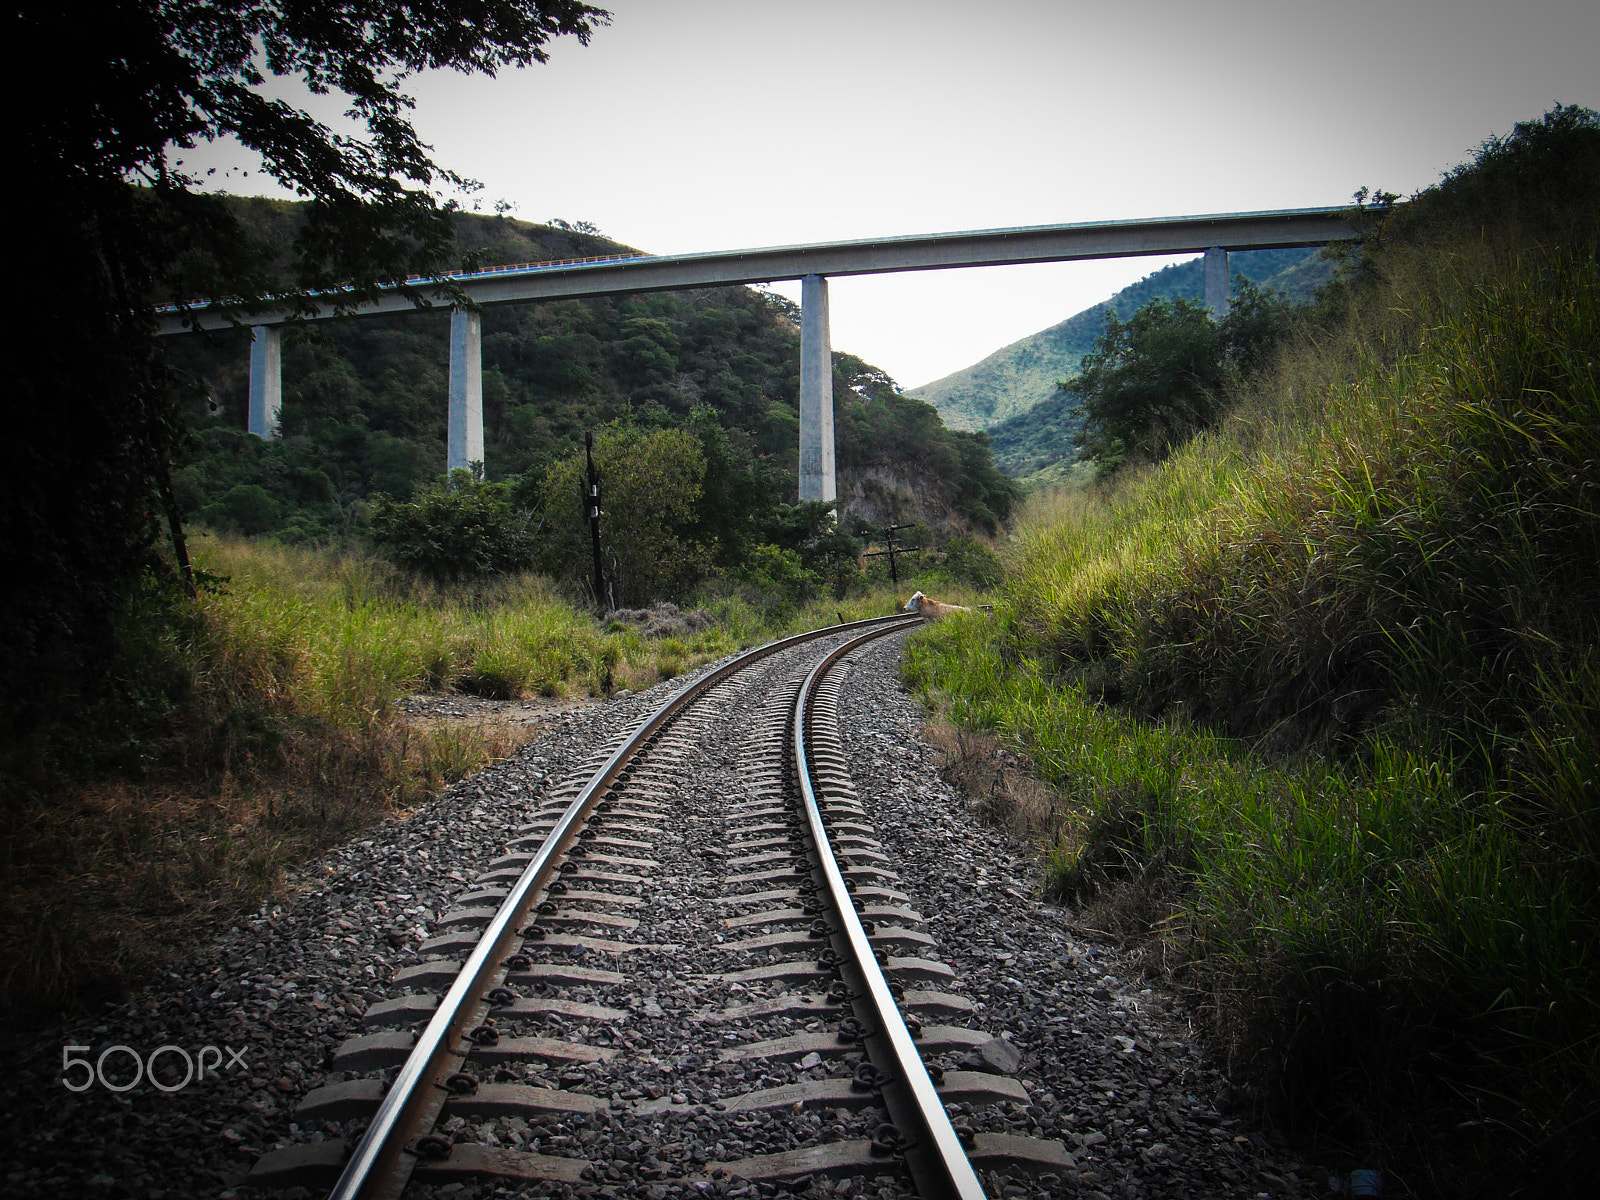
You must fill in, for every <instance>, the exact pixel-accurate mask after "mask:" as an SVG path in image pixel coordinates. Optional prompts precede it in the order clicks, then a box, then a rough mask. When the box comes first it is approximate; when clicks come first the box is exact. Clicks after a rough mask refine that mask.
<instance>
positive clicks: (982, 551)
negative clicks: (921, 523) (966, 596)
mask: <svg viewBox="0 0 1600 1200" xmlns="http://www.w3.org/2000/svg"><path fill="white" fill-rule="evenodd" d="M944 571H945V574H947V575H949V576H950V577H951V578H952V579H954V580H956V581H957V582H959V583H970V584H972V585H973V586H974V587H980V588H985V589H992V588H997V587H999V586H1000V585H1001V583H1003V582H1004V581H1005V570H1004V568H1002V567H1001V565H1000V557H999V555H997V554H996V553H995V552H994V551H993V550H991V549H990V548H989V547H988V546H987V545H985V544H984V543H983V542H980V541H979V540H978V539H977V538H975V537H973V536H972V535H971V534H966V533H963V534H959V535H957V536H956V537H953V538H951V539H950V544H949V545H948V546H946V547H945V548H944Z"/></svg>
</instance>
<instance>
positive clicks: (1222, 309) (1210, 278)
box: [1206, 246, 1230, 321]
mask: <svg viewBox="0 0 1600 1200" xmlns="http://www.w3.org/2000/svg"><path fill="white" fill-rule="evenodd" d="M1229 290H1230V288H1229V279H1228V252H1227V250H1226V249H1224V248H1223V247H1221V246H1213V247H1211V249H1209V250H1207V251H1206V307H1207V308H1209V309H1210V310H1211V315H1212V316H1213V317H1215V318H1216V319H1217V320H1219V321H1220V320H1222V318H1223V317H1225V316H1227V315H1228V292H1229Z"/></svg>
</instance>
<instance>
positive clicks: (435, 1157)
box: [248, 617, 1072, 1200]
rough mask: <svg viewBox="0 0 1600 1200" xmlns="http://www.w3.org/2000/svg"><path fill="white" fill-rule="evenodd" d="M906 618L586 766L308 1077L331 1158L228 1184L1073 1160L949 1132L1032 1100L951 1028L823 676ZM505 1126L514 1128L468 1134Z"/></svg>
mask: <svg viewBox="0 0 1600 1200" xmlns="http://www.w3.org/2000/svg"><path fill="white" fill-rule="evenodd" d="M917 621H918V618H915V617H909V618H908V617H889V618H878V619H876V620H872V621H865V622H857V623H855V624H853V625H848V626H839V627H834V628H830V629H823V630H816V631H813V632H812V633H809V634H802V635H799V636H797V637H794V638H789V639H785V640H784V641H781V642H777V643H773V644H771V645H769V646H765V647H761V648H758V649H756V650H752V651H749V652H746V653H745V654H743V655H740V656H738V657H736V658H734V659H732V660H729V661H728V662H727V663H725V664H723V665H722V666H721V667H719V668H717V669H716V670H714V671H712V672H709V673H708V674H706V675H705V676H703V677H701V678H700V679H699V680H697V681H696V682H695V683H693V684H692V685H691V686H689V687H687V688H685V689H683V690H682V691H680V692H679V693H678V694H677V695H675V696H673V697H672V698H671V699H670V700H668V701H667V702H666V703H665V704H663V705H662V706H661V707H660V708H658V709H657V710H656V711H655V712H654V713H652V714H650V715H649V716H648V717H647V718H646V719H645V720H643V721H642V722H640V723H639V724H638V725H637V726H636V727H635V728H634V729H632V730H631V731H629V732H628V733H627V734H626V735H624V736H622V737H619V738H617V739H616V740H615V741H614V742H613V743H612V744H610V745H608V746H606V747H605V748H604V749H603V750H602V751H601V752H600V753H599V754H597V755H595V756H594V758H593V761H592V762H591V763H590V764H589V766H588V767H586V768H584V769H581V770H580V771H578V772H576V773H575V775H574V776H573V777H572V778H571V779H569V781H568V782H567V783H566V784H565V785H564V786H563V787H561V788H559V789H557V790H556V791H555V792H554V793H553V794H551V795H550V796H548V797H547V798H546V799H545V801H544V803H543V804H542V805H541V806H540V807H539V808H538V809H537V810H536V812H535V813H534V815H533V819H532V820H531V821H530V822H529V823H528V824H526V825H524V826H523V827H522V828H520V829H517V830H516V831H515V833H514V835H513V836H512V837H511V839H510V841H509V843H508V844H507V846H506V853H505V854H504V856H503V857H501V858H500V859H498V860H497V861H495V862H494V863H492V864H490V869H489V870H488V871H487V872H486V873H485V874H483V875H482V876H481V877H480V878H478V879H477V880H476V881H474V882H473V883H472V884H470V885H468V886H467V887H466V890H465V891H464V892H463V893H462V894H461V895H460V896H459V897H458V898H457V903H456V907H455V908H454V909H453V910H451V911H448V912H446V913H444V914H443V915H442V918H441V920H440V921H439V923H438V926H439V932H438V935H437V936H435V937H433V938H432V939H430V940H429V941H427V942H424V943H423V945H422V946H421V947H420V951H421V953H422V954H423V955H424V958H423V959H422V960H421V961H420V962H417V963H415V964H413V965H411V966H408V967H405V968H403V969H401V970H400V971H399V972H398V973H397V974H396V975H395V976H394V978H393V979H392V981H391V990H392V992H393V993H394V994H393V995H392V997H391V998H390V999H389V1000H387V1001H384V1002H380V1003H376V1004H373V1005H372V1006H371V1007H370V1008H369V1009H368V1010H367V1012H366V1013H365V1015H364V1017H363V1026H364V1027H365V1029H366V1030H367V1032H364V1033H362V1034H359V1035H357V1036H355V1037H351V1038H348V1039H347V1040H346V1041H345V1042H344V1043H342V1044H341V1045H339V1046H338V1047H336V1048H335V1049H334V1050H333V1051H332V1053H331V1054H330V1055H329V1056H328V1059H327V1064H326V1065H327V1067H328V1068H329V1072H330V1075H331V1076H332V1078H333V1079H334V1081H333V1082H329V1083H326V1084H324V1085H323V1086H321V1087H317V1088H314V1089H313V1090H311V1091H309V1092H308V1093H306V1095H305V1096H304V1097H303V1099H302V1100H301V1102H300V1104H299V1106H298V1107H297V1109H296V1113H295V1116H296V1119H297V1121H298V1122H300V1123H301V1124H302V1125H307V1124H322V1125H323V1126H324V1127H326V1128H342V1129H343V1130H344V1132H345V1135H346V1139H348V1140H339V1139H330V1140H325V1141H322V1142H312V1143H303V1144H296V1145H292V1146H288V1147H286V1148H284V1149H281V1150H277V1151H274V1152H271V1153H268V1154H266V1155H264V1156H262V1158H261V1159H260V1160H259V1161H258V1162H257V1164H256V1166H255V1169H254V1170H253V1171H252V1172H251V1175H250V1178H249V1180H248V1183H249V1184H250V1185H251V1186H253V1187H256V1188H262V1189H276V1188H287V1187H303V1186H309V1187H313V1188H316V1189H318V1190H323V1189H326V1188H327V1186H328V1185H329V1183H330V1182H332V1187H333V1190H332V1193H331V1195H332V1196H333V1197H335V1198H337V1200H356V1198H358V1197H359V1198H363V1200H370V1198H376V1197H395V1196H400V1195H402V1194H406V1195H412V1194H418V1195H420V1194H426V1193H427V1192H428V1191H431V1190H432V1189H434V1188H437V1187H441V1186H448V1185H449V1184H452V1183H457V1184H460V1183H476V1182H491V1183H493V1184H496V1185H503V1186H505V1185H508V1186H511V1187H514V1188H523V1187H530V1186H532V1187H534V1188H536V1189H537V1188H538V1187H539V1185H544V1186H545V1187H548V1188H555V1187H559V1186H561V1185H567V1186H568V1187H583V1186H584V1185H586V1184H587V1185H590V1186H593V1185H595V1184H598V1185H600V1186H601V1187H602V1188H605V1187H607V1186H608V1185H609V1186H611V1187H616V1186H619V1185H632V1186H638V1185H648V1184H650V1183H652V1182H659V1183H661V1184H664V1185H671V1184H679V1185H683V1184H687V1185H691V1186H698V1187H701V1188H703V1189H708V1190H714V1191H716V1192H717V1193H729V1194H735V1195H755V1194H757V1193H759V1194H760V1195H770V1194H773V1192H774V1191H775V1190H776V1189H778V1188H790V1189H792V1188H795V1187H803V1186H805V1185H806V1184H807V1183H808V1182H809V1181H811V1180H813V1179H815V1178H817V1177H823V1178H828V1179H833V1180H855V1181H857V1182H859V1183H863V1184H866V1183H870V1185H871V1187H872V1188H873V1189H874V1190H875V1191H876V1192H877V1194H878V1195H880V1196H882V1195H884V1194H885V1193H886V1192H887V1194H889V1195H904V1194H909V1193H912V1192H914V1193H915V1194H917V1195H920V1196H922V1197H923V1198H924V1200H936V1198H937V1200H946V1198H955V1197H959V1198H961V1200H979V1198H980V1197H982V1196H983V1195H984V1194H985V1192H986V1190H987V1191H988V1192H989V1193H991V1194H999V1192H1000V1191H1001V1190H1003V1189H1004V1188H1006V1187H1007V1186H1011V1187H1012V1190H1011V1193H1010V1194H1017V1188H1016V1187H1015V1186H1013V1184H1016V1183H1020V1184H1022V1185H1024V1190H1025V1191H1034V1190H1036V1189H1037V1188H1038V1184H1037V1182H1034V1183H1033V1184H1032V1186H1027V1185H1028V1184H1029V1180H1028V1179H1027V1178H1026V1177H1028V1176H1033V1177H1035V1179H1037V1178H1038V1177H1040V1176H1042V1177H1043V1178H1044V1179H1045V1180H1046V1181H1050V1182H1053V1181H1054V1180H1055V1179H1056V1178H1058V1176H1059V1173H1062V1172H1064V1171H1065V1170H1067V1169H1068V1168H1070V1167H1071V1166H1072V1158H1071V1156H1070V1155H1069V1154H1068V1153H1067V1151H1066V1149H1065V1148H1064V1147H1063V1146H1062V1144H1061V1143H1060V1142H1058V1141H1053V1140H1044V1139H1036V1138H1032V1137H1026V1136H1017V1135H1013V1134H1001V1133H992V1132H974V1130H973V1129H972V1128H971V1127H970V1126H969V1125H968V1124H967V1123H966V1120H965V1117H964V1116H963V1114H971V1113H972V1112H973V1111H974V1106H977V1107H982V1106H987V1105H1011V1106H1026V1105H1027V1104H1028V1102H1029V1097H1028V1094H1027V1092H1026V1090H1025V1089H1024V1088H1023V1087H1022V1086H1021V1084H1019V1083H1018V1082H1017V1081H1016V1080H1015V1079H1013V1078H1011V1077H1010V1076H1009V1074H1008V1073H1007V1072H1008V1070H1011V1071H1014V1070H1015V1065H1014V1063H1008V1061H1007V1060H1008V1057H1010V1056H1012V1055H1014V1054H1015V1051H1013V1050H1012V1049H1011V1048H1010V1046H1009V1045H1008V1044H1006V1043H1005V1042H1004V1039H1001V1038H996V1037H993V1036H991V1035H990V1034H987V1033H984V1032H980V1031H978V1030H975V1029H971V1028H968V1027H967V1026H968V1024H969V1023H970V1022H969V1020H968V1018H970V1017H971V1016H973V1005H972V1002H971V1001H970V1000H968V999H967V998H966V997H965V996H963V995H960V994H958V993H957V992H955V991H953V990H949V988H950V984H952V983H953V982H954V972H953V971H952V970H951V968H950V967H949V966H948V965H946V964H945V963H944V962H942V961H940V960H939V958H938V957H937V946H936V944H935V940H934V939H933V938H932V937H930V936H929V935H928V934H927V933H925V932H923V931H922V929H921V928H920V927H921V926H922V925H923V924H924V920H923V917H922V916H921V914H919V913H917V912H914V911H912V910H911V909H910V908H909V907H908V905H909V898H908V897H907V896H906V895H905V894H904V893H903V892H901V891H899V890H897V888H896V884H897V883H898V882H899V881H898V879H897V877H896V876H895V875H894V873H893V872H892V871H891V870H889V869H888V866H889V861H890V860H889V858H888V857H887V856H886V855H885V854H883V853H882V849H883V847H882V845H881V843H880V841H879V840H878V837H877V831H876V830H875V829H874V828H873V827H872V826H871V825H870V824H869V823H868V819H867V816H866V814H865V813H864V811H863V809H862V807H861V805H860V803H859V802H858V801H857V799H856V795H855V788H854V785H853V782H852V780H851V777H850V772H849V769H848V766H847V764H846V761H845V755H844V752H843V748H842V746H841V744H840V741H839V734H838V717H837V713H836V704H837V701H838V693H839V683H838V670H837V668H838V667H839V665H840V664H841V663H842V662H843V661H844V660H845V658H846V656H848V655H849V654H851V653H852V652H853V651H855V650H858V649H859V648H861V647H863V646H864V645H866V644H867V643H869V642H871V641H873V640H874V639H876V638H879V637H882V636H884V635H885V634H889V633H894V632H897V631H900V630H902V629H904V628H906V627H908V626H909V625H913V624H916V623H917ZM729 781H731V786H730V782H729ZM686 1051H687V1054H686V1053H685V1052H686ZM952 1056H954V1057H955V1059H956V1060H958V1061H959V1062H960V1063H961V1064H963V1066H968V1065H970V1066H978V1067H980V1068H981V1069H977V1070H970V1069H947V1068H946V1067H945V1066H943V1065H941V1064H947V1063H951V1062H952ZM989 1064H994V1065H989ZM951 1114H956V1119H955V1120H954V1121H953V1120H952V1116H951ZM496 1119H498V1120H500V1121H502V1122H504V1121H506V1120H507V1119H511V1120H512V1121H513V1124H514V1125H515V1126H517V1127H519V1128H521V1129H525V1130H526V1131H527V1134H526V1136H524V1137H518V1138H516V1139H515V1140H514V1141H513V1143H512V1144H511V1145H506V1144H503V1142H502V1140H501V1139H500V1138H497V1137H495V1136H494V1135H493V1134H492V1133H491V1134H489V1135H488V1137H487V1139H484V1138H482V1137H480V1136H478V1135H476V1134H475V1133H474V1131H475V1130H478V1129H482V1128H488V1126H484V1125H482V1124H480V1123H481V1122H484V1121H486V1120H487V1121H489V1122H493V1121H495V1120H496ZM329 1122H337V1123H339V1124H338V1125H332V1124H329ZM819 1135H820V1136H819ZM980 1171H981V1172H982V1173H983V1179H984V1181H986V1182H987V1185H988V1186H987V1189H986V1188H985V1182H984V1181H980V1177H979V1173H980ZM335 1178H336V1182H334V1180H335ZM742 1189H748V1190H742ZM452 1190H454V1189H452Z"/></svg>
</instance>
